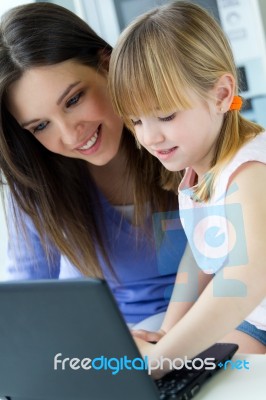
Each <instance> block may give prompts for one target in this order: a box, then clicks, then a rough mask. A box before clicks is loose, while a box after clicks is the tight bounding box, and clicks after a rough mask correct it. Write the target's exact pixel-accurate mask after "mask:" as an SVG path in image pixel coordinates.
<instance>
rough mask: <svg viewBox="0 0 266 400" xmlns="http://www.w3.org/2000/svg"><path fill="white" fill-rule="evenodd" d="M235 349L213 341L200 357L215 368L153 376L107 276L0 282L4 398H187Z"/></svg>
mask: <svg viewBox="0 0 266 400" xmlns="http://www.w3.org/2000/svg"><path fill="white" fill-rule="evenodd" d="M236 350H237V346H236V345H233V344H217V345H214V346H212V347H211V348H210V349H208V350H207V351H206V352H204V353H202V354H200V355H198V356H197V358H201V359H204V358H205V357H211V358H214V359H215V363H216V366H215V368H214V369H211V370H210V369H206V368H205V365H204V367H202V368H200V367H201V365H197V364H196V363H195V364H194V367H195V368H194V369H192V370H191V369H186V368H183V369H182V370H175V371H173V372H171V373H169V374H167V375H166V376H165V377H164V378H163V379H160V380H158V381H153V380H152V378H151V377H150V376H149V374H148V371H147V360H145V359H142V358H141V356H140V354H139V352H138V349H137V347H136V345H135V342H134V340H133V339H132V337H131V334H130V332H129V329H128V327H127V325H126V324H125V322H124V320H123V317H122V316H121V313H120V311H119V309H118V307H117V304H116V302H115V300H114V298H113V296H112V293H111V291H110V290H109V288H108V286H107V284H106V282H105V281H104V280H98V279H82V280H47V281H46V280H44V281H26V282H25V281H19V282H2V283H0V398H1V399H2V398H3V399H8V400H87V399H92V400H125V399H127V400H136V399H145V400H156V399H176V400H181V399H182V400H187V399H190V398H192V397H193V395H194V394H195V393H196V392H197V391H198V390H199V388H200V387H201V385H202V384H203V383H204V382H205V381H206V380H208V379H209V377H210V376H212V375H213V374H214V373H215V372H216V371H217V370H219V367H218V364H219V363H220V362H224V361H226V360H228V359H230V358H231V357H232V356H233V354H234V353H235V351H236ZM196 361H197V360H195V362H196ZM145 363H146V364H145Z"/></svg>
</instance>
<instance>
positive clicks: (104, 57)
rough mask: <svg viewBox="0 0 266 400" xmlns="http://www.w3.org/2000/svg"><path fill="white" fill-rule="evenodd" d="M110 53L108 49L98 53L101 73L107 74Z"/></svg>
mask: <svg viewBox="0 0 266 400" xmlns="http://www.w3.org/2000/svg"><path fill="white" fill-rule="evenodd" d="M110 57H111V51H110V50H109V49H101V50H100V51H99V68H100V70H101V71H102V72H103V73H106V74H107V73H108V71H109V63H110Z"/></svg>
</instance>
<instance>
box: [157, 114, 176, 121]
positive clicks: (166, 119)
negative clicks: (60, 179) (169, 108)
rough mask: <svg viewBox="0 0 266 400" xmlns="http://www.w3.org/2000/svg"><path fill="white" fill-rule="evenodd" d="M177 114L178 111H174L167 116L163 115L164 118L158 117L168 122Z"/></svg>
mask: <svg viewBox="0 0 266 400" xmlns="http://www.w3.org/2000/svg"><path fill="white" fill-rule="evenodd" d="M175 116H176V113H173V114H171V115H168V116H167V117H162V118H160V117H158V118H159V120H160V121H163V122H167V121H172V119H174V118H175Z"/></svg>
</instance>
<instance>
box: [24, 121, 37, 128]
mask: <svg viewBox="0 0 266 400" xmlns="http://www.w3.org/2000/svg"><path fill="white" fill-rule="evenodd" d="M38 121H40V119H32V120H30V121H27V122H23V123H22V124H20V126H21V128H25V127H26V126H27V125H30V124H33V123H34V122H38Z"/></svg>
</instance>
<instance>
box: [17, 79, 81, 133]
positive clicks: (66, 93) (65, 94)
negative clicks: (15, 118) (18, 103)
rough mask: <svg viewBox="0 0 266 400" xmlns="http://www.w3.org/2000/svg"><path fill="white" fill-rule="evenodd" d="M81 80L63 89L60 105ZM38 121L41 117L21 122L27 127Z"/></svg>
mask: <svg viewBox="0 0 266 400" xmlns="http://www.w3.org/2000/svg"><path fill="white" fill-rule="evenodd" d="M80 82H81V81H77V82H73V83H71V84H70V85H68V87H67V88H66V89H65V90H64V91H63V93H62V94H61V96H59V98H58V100H57V102H56V104H58V105H59V104H60V103H61V102H62V101H63V100H64V98H65V97H66V96H67V95H68V93H69V92H70V91H71V90H72V89H73V88H74V87H75V86H77V85H78V84H79V83H80ZM38 121H40V119H32V120H30V121H27V122H23V123H22V124H21V127H22V128H25V127H26V126H27V125H30V124H32V123H34V122H38Z"/></svg>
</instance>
